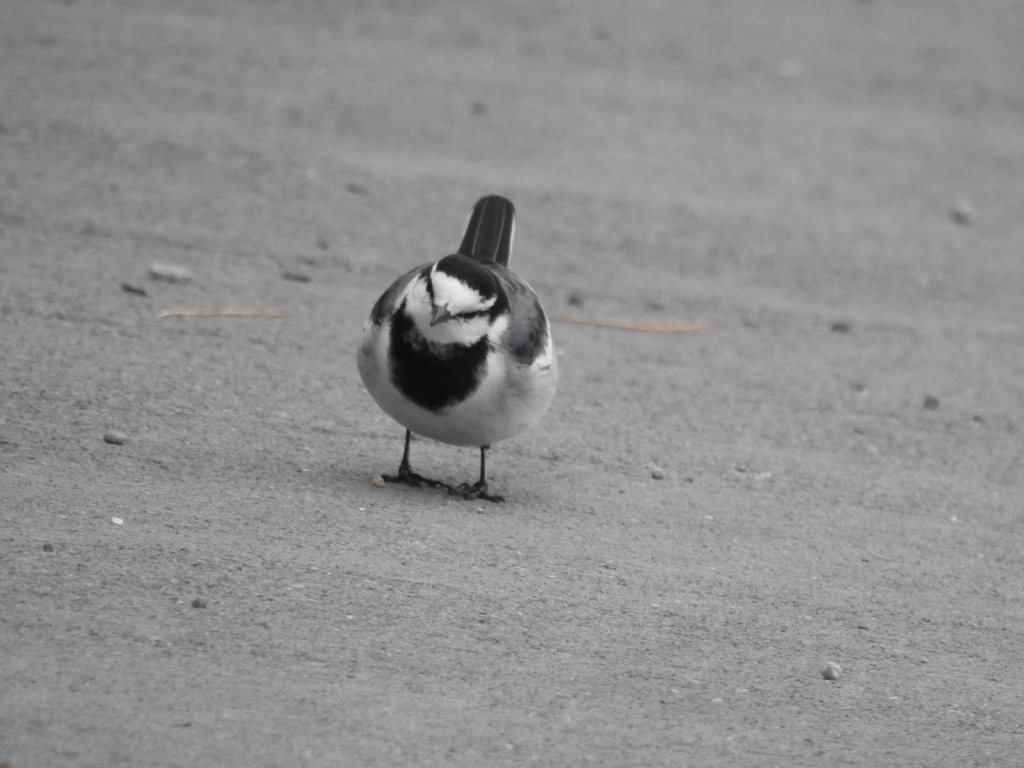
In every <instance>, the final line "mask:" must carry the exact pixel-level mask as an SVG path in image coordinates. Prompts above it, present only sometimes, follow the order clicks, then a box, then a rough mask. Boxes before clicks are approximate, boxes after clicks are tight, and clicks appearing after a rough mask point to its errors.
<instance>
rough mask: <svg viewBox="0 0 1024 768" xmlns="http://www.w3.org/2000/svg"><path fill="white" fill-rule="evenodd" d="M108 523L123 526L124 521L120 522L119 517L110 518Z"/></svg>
mask: <svg viewBox="0 0 1024 768" xmlns="http://www.w3.org/2000/svg"><path fill="white" fill-rule="evenodd" d="M110 522H112V523H113V524H114V525H124V520H122V519H121V518H120V517H112V518H110Z"/></svg>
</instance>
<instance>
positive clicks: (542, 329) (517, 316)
mask: <svg viewBox="0 0 1024 768" xmlns="http://www.w3.org/2000/svg"><path fill="white" fill-rule="evenodd" d="M494 271H495V273H496V274H497V275H498V277H499V279H500V280H501V283H502V286H503V287H504V289H505V295H506V296H508V310H509V317H510V320H509V325H508V329H507V330H506V331H505V337H504V343H505V345H506V346H507V347H508V349H509V351H510V352H511V353H512V355H513V356H514V357H515V358H516V360H517V361H519V362H520V363H522V364H523V365H531V364H532V363H533V361H534V360H536V359H537V357H538V356H539V355H540V354H541V353H542V352H543V351H544V349H545V347H546V346H547V343H548V335H549V333H550V330H549V328H548V320H547V316H546V315H545V314H544V309H543V308H542V307H541V305H540V300H539V299H538V298H537V294H536V293H534V292H533V289H532V288H530V286H528V285H527V284H526V283H524V282H523V281H522V280H520V279H519V278H518V277H516V276H515V275H513V274H511V273H510V272H509V271H508V270H506V269H504V268H502V267H495V268H494Z"/></svg>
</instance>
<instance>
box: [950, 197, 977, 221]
mask: <svg viewBox="0 0 1024 768" xmlns="http://www.w3.org/2000/svg"><path fill="white" fill-rule="evenodd" d="M949 217H950V218H951V219H952V220H953V221H955V222H956V223H957V224H960V225H962V226H965V227H967V226H970V225H971V224H973V223H974V206H972V205H971V201H970V200H966V199H964V198H961V199H960V200H957V201H956V202H955V203H953V210H951V211H950V212H949Z"/></svg>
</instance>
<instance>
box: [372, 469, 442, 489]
mask: <svg viewBox="0 0 1024 768" xmlns="http://www.w3.org/2000/svg"><path fill="white" fill-rule="evenodd" d="M381 477H383V478H384V482H385V483H402V484H404V485H411V486H412V487H413V488H419V487H420V486H422V485H427V486H430V487H431V488H447V489H448V492H449V493H451V492H452V487H451V486H450V485H448V483H445V482H443V481H441V480H431V479H430V478H429V477H424V476H423V475H421V474H418V473H416V472H413V471H412V469H410V468H409V467H408V466H407V465H405V464H403V465H402V466H400V467H399V468H398V474H397V475H381Z"/></svg>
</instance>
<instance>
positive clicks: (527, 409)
mask: <svg viewBox="0 0 1024 768" xmlns="http://www.w3.org/2000/svg"><path fill="white" fill-rule="evenodd" d="M515 222H516V209H515V206H514V205H513V204H512V201H511V200H509V199H507V198H505V197H502V196H500V195H488V196H486V197H482V198H480V200H479V201H477V203H476V205H475V206H474V207H473V212H472V214H471V216H470V218H469V224H468V225H467V227H466V232H465V235H464V236H463V238H462V244H461V245H460V246H459V249H458V251H457V252H455V253H453V254H450V255H448V256H445V257H444V258H442V259H440V260H439V261H435V262H431V263H428V264H424V265H421V266H418V267H416V268H415V269H412V270H410V271H409V272H406V273H405V274H404V275H402V276H401V277H399V278H398V279H397V280H395V282H394V283H392V284H391V286H390V287H389V288H388V289H387V290H386V291H384V293H383V294H382V295H381V297H380V298H379V299H378V300H377V302H376V304H374V306H373V310H372V311H371V312H370V317H369V319H367V321H366V323H365V325H364V326H363V335H362V340H361V342H360V344H359V350H358V352H357V362H358V366H359V374H360V377H361V378H362V380H363V384H364V385H365V386H366V390H367V391H368V392H369V393H370V396H371V397H372V398H373V399H374V400H375V401H376V403H377V405H379V406H380V407H381V409H383V410H384V412H385V413H387V414H388V415H389V416H391V418H393V419H394V420H395V421H397V422H398V423H399V424H400V425H401V426H403V427H405V451H404V453H403V454H402V461H401V464H400V465H399V467H398V474H397V475H382V477H383V479H384V481H385V482H389V483H404V484H407V485H411V486H416V487H419V486H422V485H426V486H429V487H434V488H447V489H448V491H449V493H450V494H453V495H457V496H461V497H462V498H464V499H467V500H471V499H483V500H486V501H492V502H501V501H504V497H502V496H498V495H494V494H491V493H489V492H488V486H487V475H486V462H487V450H488V449H489V448H490V446H491V445H492V444H493V443H496V442H498V441H499V440H505V439H507V438H510V437H514V436H515V435H518V434H520V433H521V432H523V431H525V430H526V429H528V428H530V427H532V426H534V425H535V424H536V423H537V422H538V421H539V420H540V418H541V417H542V416H543V415H544V413H545V412H546V411H547V410H548V408H549V407H550V405H551V401H552V400H553V399H554V396H555V389H556V386H557V381H558V364H557V360H556V358H555V350H554V346H553V344H552V340H551V326H550V323H549V322H548V318H547V315H545V314H544V309H543V308H542V307H541V304H540V300H539V299H538V298H537V294H536V293H534V291H533V289H532V288H530V286H529V285H527V283H526V282H525V281H524V280H522V279H521V278H519V277H518V276H517V275H516V274H515V273H513V272H512V271H511V270H510V269H509V268H508V263H509V257H510V256H511V254H512V241H513V239H514V236H515ZM413 434H416V435H420V436H422V437H427V438H430V439H432V440H436V441H439V442H442V443H447V444H450V445H456V446H471V447H478V448H479V449H480V477H479V479H478V480H477V481H476V482H475V483H473V484H469V483H462V484H461V485H458V486H453V485H450V484H448V483H445V482H442V481H440V480H432V479H430V478H427V477H424V476H422V475H420V474H418V473H416V472H414V471H413V470H412V467H411V466H410V463H409V449H410V443H411V441H412V435H413Z"/></svg>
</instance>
